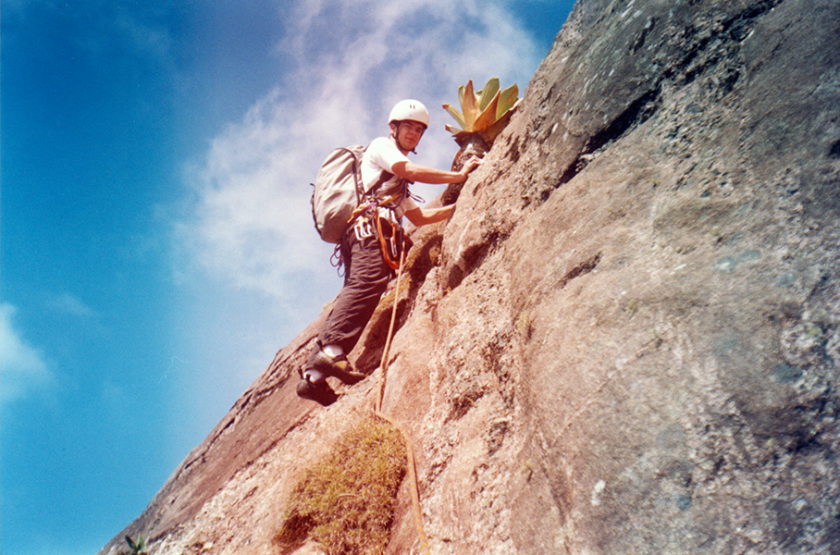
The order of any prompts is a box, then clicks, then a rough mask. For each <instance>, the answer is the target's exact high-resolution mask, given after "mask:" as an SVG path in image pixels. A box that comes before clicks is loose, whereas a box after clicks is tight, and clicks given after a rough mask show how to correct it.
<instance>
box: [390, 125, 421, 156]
mask: <svg viewBox="0 0 840 555" xmlns="http://www.w3.org/2000/svg"><path fill="white" fill-rule="evenodd" d="M391 125H392V129H394V132H395V134H396V139H397V146H399V147H400V149H402V150H404V151H406V152H410V151H412V150H414V149H415V148H417V144H418V143H419V142H420V139H421V138H422V137H423V132H424V131H425V130H426V128H425V127H424V126H423V124H422V123H419V122H416V121H403V122H400V123H399V124H391Z"/></svg>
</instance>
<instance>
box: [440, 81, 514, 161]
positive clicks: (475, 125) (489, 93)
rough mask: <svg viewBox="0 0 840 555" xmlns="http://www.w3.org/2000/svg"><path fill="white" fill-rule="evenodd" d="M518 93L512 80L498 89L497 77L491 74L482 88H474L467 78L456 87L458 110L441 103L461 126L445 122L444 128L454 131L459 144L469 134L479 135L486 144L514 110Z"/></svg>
mask: <svg viewBox="0 0 840 555" xmlns="http://www.w3.org/2000/svg"><path fill="white" fill-rule="evenodd" d="M518 97H519V88H518V87H517V86H516V84H515V83H514V84H513V85H511V86H510V87H508V88H507V89H505V90H501V87H500V85H499V79H498V78H497V77H493V78H492V79H490V80H489V81H487V84H486V85H485V86H484V88H483V89H482V90H480V91H478V92H475V90H474V87H473V82H472V80H470V81H469V82H467V84H466V86H461V87H458V98H459V100H460V103H461V111H460V112H459V111H458V110H457V109H455V108H454V107H453V106H452V105H450V104H444V105H443V108H444V109H445V110H446V111H447V112H449V115H451V116H452V117H453V118H455V121H456V122H457V123H458V125H459V126H460V127H461V128H460V129H458V128H456V127H453V126H452V125H448V124H447V126H446V129H447V131H449V132H450V133H452V134H453V135H455V141H456V142H457V143H458V144H459V145H461V146H463V145H464V144H465V143H466V142H467V140H468V139H469V137H470V136H471V135H478V136H479V137H481V139H482V140H483V141H484V142H485V143H486V144H487V146H488V147H490V146H493V141H494V140H495V139H496V137H497V136H498V135H499V133H501V132H502V130H503V129H504V128H505V126H506V125H507V123H508V121H510V116H511V114H512V112H513V110H514V109H515V108H516V106H517V105H518V104H519V98H518Z"/></svg>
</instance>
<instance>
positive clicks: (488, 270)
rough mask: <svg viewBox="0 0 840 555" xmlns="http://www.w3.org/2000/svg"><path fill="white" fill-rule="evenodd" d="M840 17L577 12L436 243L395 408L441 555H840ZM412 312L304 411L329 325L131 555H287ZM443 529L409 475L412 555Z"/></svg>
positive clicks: (774, 2)
mask: <svg viewBox="0 0 840 555" xmlns="http://www.w3.org/2000/svg"><path fill="white" fill-rule="evenodd" d="M838 7H840V6H839V5H838V2H836V1H833V0H832V1H829V0H815V1H805V0H764V1H739V2H725V3H721V2H714V1H711V0H683V1H678V2H675V1H673V0H669V1H664V0H662V1H659V0H648V1H636V0H632V1H629V2H628V1H618V0H614V1H607V0H582V1H581V2H579V3H578V5H576V7H575V9H574V11H573V12H572V15H571V16H570V18H569V21H568V22H567V23H566V25H565V26H564V27H563V29H562V31H561V33H560V34H559V35H558V37H557V40H556V42H555V45H554V48H553V49H552V51H551V52H550V53H549V55H548V57H547V58H546V60H545V61H544V63H543V64H542V66H541V67H540V69H539V70H538V72H537V74H536V75H535V77H534V78H533V80H532V82H531V83H530V85H529V87H528V89H527V91H526V94H525V97H524V100H523V103H522V105H521V107H520V108H519V109H518V112H517V114H515V116H514V117H513V119H512V121H511V124H510V125H509V127H508V128H507V129H506V131H505V132H504V133H503V134H502V136H501V137H500V138H499V139H498V140H497V141H496V144H495V145H494V148H493V149H492V150H491V151H490V153H489V154H488V155H487V158H486V161H485V164H484V165H483V166H482V167H481V169H480V170H479V171H478V172H476V173H475V174H473V176H472V177H471V179H470V180H469V181H468V183H467V184H466V186H465V187H464V188H463V190H462V191H461V193H460V197H459V199H458V207H457V210H456V212H455V214H454V215H453V217H452V219H451V220H450V221H448V222H446V223H444V224H440V225H438V226H435V227H434V228H432V229H423V230H420V231H418V232H416V233H415V234H414V236H413V239H414V241H415V248H414V249H413V250H412V254H411V257H410V260H409V262H408V267H407V275H406V277H405V278H404V281H403V282H402V286H401V288H400V290H399V299H400V301H399V303H400V304H399V315H398V316H399V317H398V330H397V333H396V334H395V336H394V342H393V346H392V348H391V351H390V353H391V356H390V363H389V366H388V373H387V381H386V387H385V393H384V402H383V412H384V413H385V414H387V415H389V416H390V417H392V418H393V419H395V420H396V421H398V422H400V423H401V425H402V426H403V427H404V428H405V430H406V431H407V433H408V435H409V437H410V441H411V445H412V446H413V449H414V452H415V455H416V458H417V461H416V462H417V470H418V477H419V491H420V501H421V506H422V515H423V524H424V528H425V533H426V535H427V536H428V542H429V546H430V548H431V552H432V553H453V554H465V553H476V554H479V553H482V554H484V553H533V554H543V553H570V554H577V553H604V554H612V553H648V552H656V553H755V554H758V553H836V552H838V551H840V463H838V459H837V453H838V452H840V424H838V411H840V399H838V393H837V392H838V391H840V383H838V382H840V375H838V370H839V369H838V361H840V332H839V331H838V327H840V285H838V283H840V260H839V258H840V257H838V247H840V225H838V224H840V47H838V45H840V9H838ZM393 299H394V291H393V290H392V291H391V294H390V295H386V297H385V298H384V299H383V302H382V303H381V305H380V309H379V311H378V312H377V314H376V315H375V316H374V319H373V320H372V322H371V325H370V326H369V328H368V330H367V331H366V334H365V336H364V337H363V339H362V341H361V342H360V345H359V347H357V350H356V352H354V353H353V354H352V356H351V358H352V359H354V360H356V363H357V366H359V367H361V368H362V369H364V370H366V371H368V372H373V373H372V375H371V377H370V378H368V379H367V380H365V381H364V382H362V383H361V384H358V385H356V386H353V387H352V388H344V389H340V390H339V391H340V392H341V393H343V396H342V398H341V399H340V400H339V401H338V402H337V403H336V404H335V405H333V406H331V407H329V408H326V409H323V408H320V407H318V406H317V405H314V404H312V403H305V402H303V401H300V400H299V399H297V397H296V396H295V393H294V386H295V382H296V379H297V368H298V367H299V366H300V365H301V364H302V362H303V359H304V357H305V355H306V352H307V349H308V347H309V345H310V344H311V342H312V341H313V340H314V337H315V334H316V333H317V331H318V330H319V329H320V325H321V324H322V321H323V316H322V317H321V319H319V320H318V321H316V322H314V323H313V324H312V325H311V326H310V327H309V328H307V329H306V330H304V331H303V332H302V333H301V334H300V335H299V336H298V337H297V338H296V339H295V340H294V341H293V342H292V343H291V344H290V345H289V346H287V347H285V348H284V349H282V350H281V351H280V352H279V353H278V355H277V357H276V358H275V360H274V361H273V362H272V363H271V365H269V367H268V368H267V370H266V371H265V372H264V373H263V375H262V376H261V377H260V378H259V379H258V380H257V381H256V382H255V383H254V385H253V386H252V387H251V388H250V389H249V390H248V391H246V392H245V393H244V394H243V396H242V398H241V399H240V400H239V402H238V403H237V404H236V406H234V407H233V409H232V410H231V412H230V413H229V414H228V415H227V416H226V417H225V419H224V420H223V421H222V422H221V423H220V424H219V426H217V428H216V429H215V430H214V431H213V432H212V433H211V435H210V436H209V437H208V438H207V439H206V440H205V442H204V443H202V445H200V446H199V447H197V448H196V450H194V451H193V453H191V454H190V456H189V457H188V458H187V460H185V461H184V463H183V464H182V465H181V467H180V468H179V469H178V470H177V471H176V473H175V474H173V476H172V478H171V479H170V480H169V481H168V482H167V484H166V485H165V486H164V488H163V489H162V490H161V492H160V493H159V494H158V495H157V496H156V497H155V499H153V500H152V502H151V504H150V505H149V508H148V509H147V510H146V511H145V512H144V513H143V515H141V516H140V517H139V518H138V519H137V520H136V521H135V522H134V523H132V524H131V525H130V526H129V527H128V528H127V529H126V531H124V533H122V534H120V535H119V536H118V537H117V538H115V539H114V540H113V541H112V542H111V543H109V544H108V545H107V546H106V547H105V548H103V550H102V551H101V553H102V554H103V555H104V554H106V553H107V554H112V553H116V552H117V551H118V549H119V548H120V547H121V543H122V537H123V535H124V534H126V533H129V534H132V535H136V534H137V533H142V534H143V535H144V537H147V538H149V539H150V541H151V544H152V552H153V553H156V554H158V553H160V554H164V553H208V554H211V553H212V554H216V553H219V554H221V553H254V554H261V553H266V554H267V553H279V552H280V549H279V547H278V546H277V545H276V544H274V543H273V539H272V538H273V537H274V535H275V534H276V532H277V531H278V530H279V528H280V526H281V524H282V517H283V511H284V509H285V508H286V507H287V504H288V499H289V493H290V491H291V490H292V488H293V487H294V484H295V483H296V481H297V480H298V479H299V477H300V472H301V469H303V468H306V467H307V465H309V464H312V462H313V461H317V460H319V459H320V458H322V457H323V456H324V454H325V453H327V452H328V451H329V449H330V445H331V444H332V442H333V441H334V440H335V438H336V437H338V436H339V435H340V434H341V433H342V431H343V430H345V429H347V428H348V427H350V426H352V425H353V424H354V423H355V422H357V421H358V420H359V419H360V418H362V417H364V416H365V415H367V414H369V413H370V411H371V406H372V404H373V402H374V400H375V399H376V397H377V395H378V388H379V384H380V381H379V380H381V379H382V375H381V374H382V372H381V371H380V370H377V371H375V372H374V370H375V369H376V367H377V365H378V362H379V357H380V356H381V352H382V347H383V345H384V342H385V335H386V331H387V324H388V319H389V316H390V312H389V310H390V307H391V306H392V304H391V303H393ZM417 539H418V536H417V530H416V528H415V526H414V520H413V516H412V508H411V496H410V484H409V482H408V481H405V482H404V483H403V488H402V490H401V493H400V498H399V507H398V512H397V515H396V520H395V523H394V527H393V529H392V541H391V544H390V546H389V552H390V553H408V552H410V551H411V549H412V547H413V546H415V543H416V541H417ZM318 552H319V550H318V548H317V546H315V545H314V544H311V543H310V544H307V545H305V546H303V547H302V548H301V549H300V550H298V551H297V553H318Z"/></svg>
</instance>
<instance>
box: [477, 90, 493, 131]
mask: <svg viewBox="0 0 840 555" xmlns="http://www.w3.org/2000/svg"><path fill="white" fill-rule="evenodd" d="M498 104H499V93H498V92H496V95H495V96H494V97H493V99H492V100H491V101H490V103H489V104H488V105H487V107H486V109H485V110H484V111H483V112H481V115H480V116H478V118H477V119H476V120H475V122H474V123H473V126H472V130H473V131H484V130H485V129H487V128H488V127H490V126H491V125H493V123H494V122H495V121H496V107H497V106H498Z"/></svg>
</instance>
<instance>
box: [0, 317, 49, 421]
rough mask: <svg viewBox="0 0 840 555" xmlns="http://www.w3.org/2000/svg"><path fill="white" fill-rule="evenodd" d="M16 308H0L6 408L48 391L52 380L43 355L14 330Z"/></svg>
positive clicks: (0, 371) (0, 374) (0, 392)
mask: <svg viewBox="0 0 840 555" xmlns="http://www.w3.org/2000/svg"><path fill="white" fill-rule="evenodd" d="M15 312H16V308H15V307H14V306H12V305H11V304H9V303H3V304H2V305H0V385H1V386H2V387H0V399H2V403H3V404H4V405H5V404H7V403H10V402H13V401H18V400H21V399H24V398H27V397H29V396H30V395H32V394H34V393H36V392H39V391H43V390H44V389H46V388H49V387H50V386H51V385H52V384H53V382H54V380H55V377H54V375H53V372H52V370H51V369H50V365H49V363H48V362H47V359H46V358H45V356H44V354H43V353H42V352H41V351H40V350H39V349H37V348H35V347H33V346H31V345H29V344H28V343H27V342H26V341H25V340H24V339H23V338H22V337H21V335H20V332H19V331H18V330H17V329H15V325H14V315H15Z"/></svg>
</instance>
